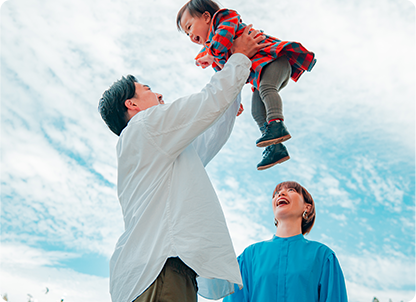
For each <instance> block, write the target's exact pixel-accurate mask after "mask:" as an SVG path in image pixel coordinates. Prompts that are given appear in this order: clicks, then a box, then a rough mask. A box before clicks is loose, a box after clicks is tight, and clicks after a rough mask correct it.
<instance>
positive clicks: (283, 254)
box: [223, 181, 348, 302]
mask: <svg viewBox="0 0 416 302" xmlns="http://www.w3.org/2000/svg"><path fill="white" fill-rule="evenodd" d="M272 206H273V212H274V217H275V225H276V226H277V229H276V235H275V236H273V238H272V239H271V240H268V241H263V242H258V243H255V244H253V245H251V246H249V247H247V248H246V249H245V250H244V252H243V253H242V254H241V255H240V256H239V257H238V262H239V264H240V271H241V276H242V278H243V284H244V287H243V288H242V289H238V288H236V289H235V293H234V294H232V295H231V296H228V297H226V298H224V300H223V301H224V302H236V301H251V302H254V301H259V302H260V301H261V302H266V301H267V302H269V301H277V302H315V301H316V302H323V301H325V302H334V301H336V302H346V301H348V299H347V291H346V288H345V281H344V276H343V274H342V270H341V267H340V265H339V263H338V260H337V258H336V256H335V254H334V252H333V251H332V250H331V249H329V248H328V247H327V246H325V245H324V244H322V243H319V242H316V241H309V240H307V239H305V238H304V237H303V235H305V234H307V233H309V232H310V230H311V229H312V226H313V224H314V222H315V204H314V201H313V199H312V196H311V195H310V194H309V192H308V191H307V190H306V189H305V188H304V187H302V186H301V185H300V184H298V183H296V182H292V181H289V182H283V183H280V184H278V185H277V186H276V189H275V190H274V192H273V199H272Z"/></svg>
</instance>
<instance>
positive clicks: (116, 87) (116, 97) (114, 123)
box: [98, 75, 137, 136]
mask: <svg viewBox="0 0 416 302" xmlns="http://www.w3.org/2000/svg"><path fill="white" fill-rule="evenodd" d="M135 82H137V80H136V78H135V77H134V76H132V75H128V76H127V77H126V78H125V77H122V78H121V80H118V81H117V82H115V83H114V84H113V85H111V87H110V88H108V89H107V90H106V91H105V92H104V93H103V96H102V98H101V99H100V102H99V103H98V111H99V112H100V114H101V117H102V119H103V120H104V122H105V123H106V124H107V126H108V128H110V130H111V131H113V132H114V133H115V134H116V135H118V136H120V133H121V131H122V130H123V129H124V128H125V127H126V126H127V122H128V119H127V107H126V105H125V104H124V103H125V102H126V100H128V99H131V98H132V97H134V94H135V92H136V87H135V85H134V83H135Z"/></svg>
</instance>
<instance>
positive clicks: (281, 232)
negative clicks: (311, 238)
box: [276, 220, 302, 238]
mask: <svg viewBox="0 0 416 302" xmlns="http://www.w3.org/2000/svg"><path fill="white" fill-rule="evenodd" d="M301 223H302V221H301V222H299V221H294V220H280V221H279V222H278V224H277V229H276V236H277V237H282V238H287V237H293V236H296V235H299V234H302V226H301Z"/></svg>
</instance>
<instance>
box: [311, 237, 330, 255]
mask: <svg viewBox="0 0 416 302" xmlns="http://www.w3.org/2000/svg"><path fill="white" fill-rule="evenodd" d="M304 242H305V246H306V247H307V248H309V249H312V250H315V251H316V253H319V254H321V255H322V256H325V257H327V256H330V255H335V252H334V251H333V250H332V249H331V248H330V247H328V246H327V245H325V244H323V243H321V242H319V241H313V240H309V239H306V238H305V241H304Z"/></svg>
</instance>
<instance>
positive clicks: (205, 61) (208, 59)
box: [196, 54, 214, 68]
mask: <svg viewBox="0 0 416 302" xmlns="http://www.w3.org/2000/svg"><path fill="white" fill-rule="evenodd" d="M212 63H214V57H213V56H211V55H210V54H206V55H205V56H203V57H200V58H199V59H197V60H196V65H197V66H201V67H202V68H207V67H208V66H211V65H212Z"/></svg>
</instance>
